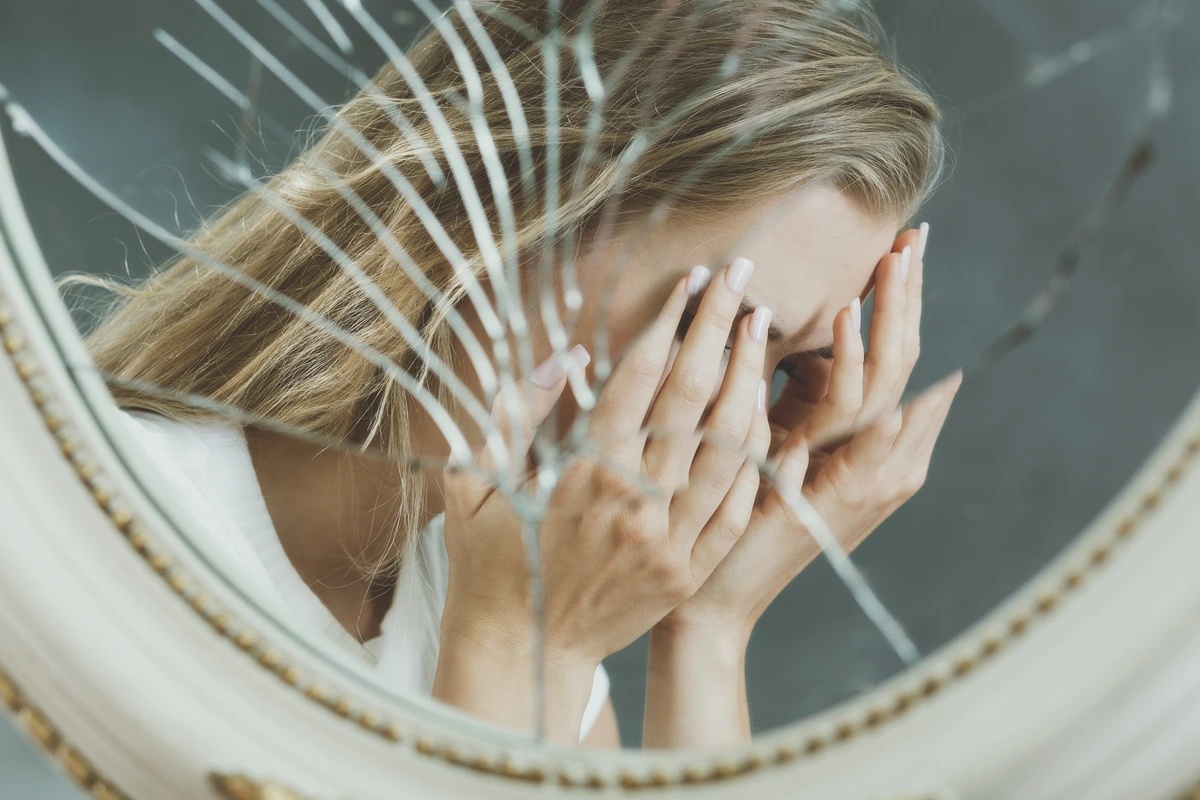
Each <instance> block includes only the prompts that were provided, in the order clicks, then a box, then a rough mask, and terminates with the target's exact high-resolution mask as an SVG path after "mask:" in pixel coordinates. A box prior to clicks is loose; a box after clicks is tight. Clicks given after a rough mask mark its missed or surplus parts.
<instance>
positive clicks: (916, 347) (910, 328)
mask: <svg viewBox="0 0 1200 800" xmlns="http://www.w3.org/2000/svg"><path fill="white" fill-rule="evenodd" d="M921 230H922V231H923V232H927V231H928V230H929V226H928V225H924V224H923V225H922V226H921ZM918 238H920V237H918ZM918 246H922V245H921V244H918ZM911 252H912V255H911V259H910V263H909V269H908V280H907V282H906V287H907V289H908V297H907V298H906V300H907V301H908V302H907V305H906V306H905V314H906V316H907V317H908V320H907V324H906V325H905V336H904V372H903V374H902V375H901V377H900V380H899V381H898V382H897V386H896V390H895V391H894V392H893V394H892V402H893V403H899V402H900V398H901V396H902V395H903V394H904V389H905V387H906V386H907V385H908V379H909V377H910V376H911V375H912V371H913V367H915V366H916V364H917V359H918V358H920V356H921V308H922V292H923V291H924V288H925V262H924V261H923V260H922V259H921V258H920V256H918V255H917V249H916V248H914V249H913V250H912V251H911Z"/></svg>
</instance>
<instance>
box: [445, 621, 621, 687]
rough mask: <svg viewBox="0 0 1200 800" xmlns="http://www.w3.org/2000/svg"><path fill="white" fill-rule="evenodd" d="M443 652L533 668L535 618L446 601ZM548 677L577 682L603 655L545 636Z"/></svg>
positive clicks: (507, 667)
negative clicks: (469, 654) (467, 654)
mask: <svg viewBox="0 0 1200 800" xmlns="http://www.w3.org/2000/svg"><path fill="white" fill-rule="evenodd" d="M440 640H441V650H442V652H450V651H452V652H462V653H468V652H469V653H471V654H473V655H474V656H475V657H477V658H480V659H486V660H488V661H489V662H490V663H491V664H492V665H493V666H494V667H497V668H501V669H504V670H507V671H510V670H514V669H516V670H519V669H528V670H530V671H531V673H532V670H533V669H534V661H535V659H536V658H537V656H538V637H537V631H536V629H535V627H534V624H533V621H532V620H531V619H530V618H529V616H528V615H525V614H503V613H499V612H498V611H497V610H495V609H493V610H491V611H489V612H486V613H484V612H479V611H470V610H467V609H463V608H460V607H458V606H457V604H452V603H447V605H446V608H445V611H444V612H443V614H442V623H441V630H440ZM541 657H542V664H543V667H544V669H545V677H546V680H547V681H548V682H549V681H552V680H558V681H561V682H565V683H571V682H574V681H573V680H572V678H574V677H577V676H578V675H581V674H586V675H587V676H589V680H590V676H591V674H592V673H593V672H594V671H595V670H596V667H597V666H598V665H599V664H600V659H599V658H596V657H594V656H591V655H589V654H587V653H585V652H583V651H581V650H579V649H577V648H571V647H568V646H565V645H562V644H561V643H558V642H556V641H555V640H554V638H553V637H550V636H544V641H543V642H542V647H541Z"/></svg>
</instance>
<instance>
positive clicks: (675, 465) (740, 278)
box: [643, 258, 770, 490]
mask: <svg viewBox="0 0 1200 800" xmlns="http://www.w3.org/2000/svg"><path fill="white" fill-rule="evenodd" d="M753 271H754V264H753V263H752V262H751V261H749V260H748V259H745V258H738V259H734V261H733V263H732V264H730V265H729V266H728V267H727V268H726V269H725V271H724V273H723V275H722V276H721V278H720V279H718V280H714V281H713V282H712V284H711V285H710V286H709V287H708V290H707V291H705V293H704V296H703V298H702V299H701V301H700V306H699V308H698V310H697V311H696V314H695V317H694V318H693V319H692V321H691V323H690V325H689V326H688V330H687V334H686V335H685V336H684V339H683V343H682V345H681V346H680V348H679V353H678V354H677V355H676V357H675V362H674V364H673V365H672V366H671V373H670V374H669V375H668V376H667V380H666V382H665V383H664V384H663V387H662V389H661V390H660V391H659V393H658V396H657V397H656V398H655V400H654V407H653V408H652V409H651V410H650V416H649V418H648V422H647V424H648V426H649V427H650V429H651V430H652V431H678V432H679V433H680V434H683V435H675V436H672V435H666V436H663V435H655V436H654V438H652V439H651V441H650V442H649V443H648V444H647V445H646V451H645V453H644V455H643V464H644V465H645V469H646V474H647V475H648V476H649V477H650V479H651V480H653V481H654V482H655V483H657V484H658V485H659V486H661V487H663V488H664V490H673V489H674V487H675V486H676V485H678V484H679V483H681V482H682V481H683V480H684V479H685V478H686V476H687V471H688V468H689V467H690V465H691V461H692V456H693V454H694V452H695V450H694V447H693V441H694V440H693V439H691V438H690V437H689V436H688V434H690V433H692V432H693V431H695V430H696V428H697V427H698V426H699V424H700V418H701V417H702V416H703V414H704V411H705V409H706V408H708V406H709V403H710V402H711V401H712V399H713V390H714V389H715V388H716V387H717V385H718V381H719V380H720V375H721V364H722V361H723V360H724V358H725V350H726V347H727V345H728V344H729V341H730V338H731V332H732V331H733V327H734V321H735V320H736V319H737V315H738V310H739V308H740V305H741V301H742V296H743V295H744V293H745V291H746V284H747V283H748V282H749V281H750V275H751V273H752V272H753ZM769 322H770V318H769V312H768V317H767V319H766V320H765V322H764V323H763V325H762V328H763V332H764V335H763V340H764V341H765V339H766V336H765V331H766V323H769ZM758 376H759V377H761V376H762V370H761V367H760V369H759V373H758ZM752 385H753V386H756V385H757V384H752ZM751 396H753V395H751Z"/></svg>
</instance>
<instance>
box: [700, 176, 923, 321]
mask: <svg viewBox="0 0 1200 800" xmlns="http://www.w3.org/2000/svg"><path fill="white" fill-rule="evenodd" d="M899 224H900V221H899V220H881V219H879V218H877V217H874V216H871V215H869V214H867V213H865V212H863V211H862V210H860V209H859V208H858V207H857V206H856V205H855V204H854V203H853V202H852V201H851V200H850V199H849V198H847V197H846V196H845V194H843V193H842V192H840V191H838V190H836V189H834V188H832V187H828V186H823V185H818V186H807V187H804V188H802V189H798V190H796V191H793V192H791V193H789V194H788V195H786V196H784V197H782V198H776V199H775V200H773V201H772V202H770V203H766V204H760V205H757V206H756V207H753V208H747V209H745V210H739V211H737V212H735V213H732V214H728V215H725V216H723V217H722V218H718V219H716V220H712V221H710V222H709V227H708V229H707V231H706V234H705V241H703V242H702V241H699V240H697V239H693V241H694V242H695V246H694V248H693V253H692V255H694V256H695V257H696V259H697V260H696V261H695V263H700V264H708V265H710V266H716V267H719V266H721V265H722V264H723V263H724V262H725V261H728V260H729V259H730V258H731V257H734V256H744V257H746V258H749V259H750V260H752V261H753V262H754V264H755V270H754V276H753V277H752V278H751V281H750V285H749V287H748V288H747V291H746V298H747V299H748V300H749V301H751V302H752V303H754V304H758V305H766V306H769V307H770V308H771V310H772V311H773V312H774V318H775V322H776V324H777V325H778V326H779V328H780V329H781V330H782V331H783V332H784V334H785V335H786V336H787V338H788V339H789V340H793V341H794V342H795V343H799V342H800V340H804V339H806V338H810V337H812V336H813V335H815V334H816V333H818V332H820V333H828V330H829V325H830V324H831V323H832V320H833V316H834V315H836V313H837V311H838V310H839V309H840V308H842V307H843V306H845V305H847V304H848V303H850V301H851V300H853V299H854V298H855V297H858V296H859V295H860V294H862V292H863V290H864V289H865V288H866V287H867V286H868V284H869V282H870V280H871V277H872V274H873V273H874V269H875V265H876V264H877V263H878V262H879V259H880V258H882V257H883V256H884V255H885V254H887V253H888V252H889V251H890V250H891V248H892V243H893V241H894V240H895V237H896V234H897V229H898V227H899Z"/></svg>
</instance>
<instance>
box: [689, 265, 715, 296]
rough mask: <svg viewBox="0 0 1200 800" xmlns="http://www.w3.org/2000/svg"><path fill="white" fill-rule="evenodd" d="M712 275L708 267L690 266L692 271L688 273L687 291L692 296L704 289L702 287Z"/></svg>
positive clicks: (706, 284)
mask: <svg viewBox="0 0 1200 800" xmlns="http://www.w3.org/2000/svg"><path fill="white" fill-rule="evenodd" d="M711 277H712V272H710V271H709V269H708V267H692V271H691V272H689V273H688V279H687V293H688V295H689V296H692V297H694V296H695V295H698V294H700V292H702V291H704V287H705V286H708V281H709V279H710V278H711Z"/></svg>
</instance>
